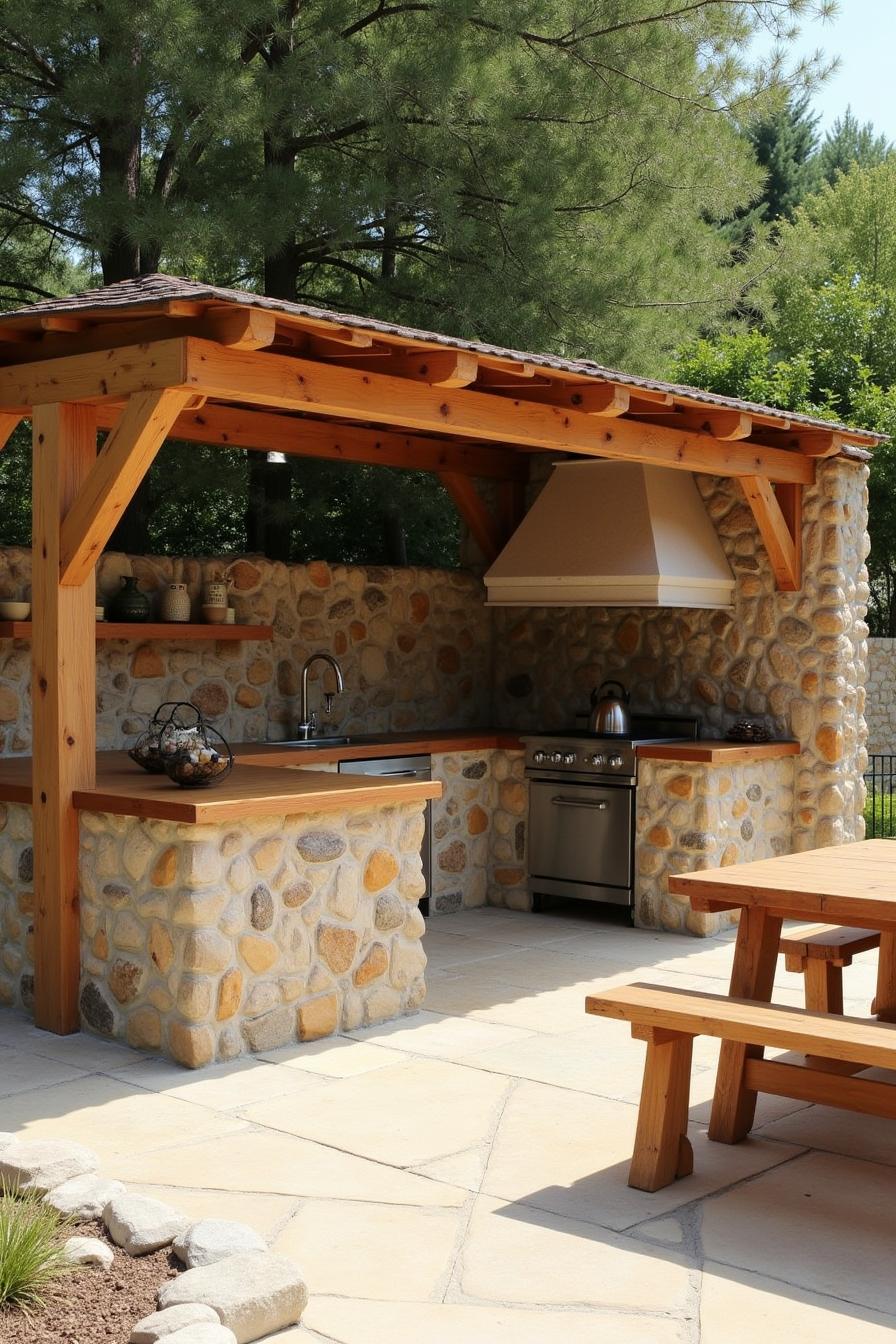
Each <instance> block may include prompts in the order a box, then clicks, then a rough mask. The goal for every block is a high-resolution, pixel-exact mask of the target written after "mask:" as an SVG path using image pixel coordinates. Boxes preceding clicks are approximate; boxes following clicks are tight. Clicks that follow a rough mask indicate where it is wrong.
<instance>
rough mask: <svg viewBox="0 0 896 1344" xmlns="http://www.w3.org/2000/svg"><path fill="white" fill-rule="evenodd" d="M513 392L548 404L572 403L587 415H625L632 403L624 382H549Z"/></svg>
mask: <svg viewBox="0 0 896 1344" xmlns="http://www.w3.org/2000/svg"><path fill="white" fill-rule="evenodd" d="M510 395H512V396H515V397H518V398H525V400H526V401H537V402H541V403H543V404H544V405H548V406H561V407H568V408H569V410H573V411H582V412H583V414H585V415H606V416H610V417H611V418H614V417H616V416H618V415H625V413H626V411H627V410H628V409H629V406H630V405H631V396H630V393H629V389H628V388H627V387H623V386H622V385H621V384H620V383H598V382H594V383H562V382H555V383H548V384H547V385H546V386H539V387H532V388H529V387H527V388H525V389H523V388H520V389H516V390H514V391H513V392H512V393H511V394H510Z"/></svg>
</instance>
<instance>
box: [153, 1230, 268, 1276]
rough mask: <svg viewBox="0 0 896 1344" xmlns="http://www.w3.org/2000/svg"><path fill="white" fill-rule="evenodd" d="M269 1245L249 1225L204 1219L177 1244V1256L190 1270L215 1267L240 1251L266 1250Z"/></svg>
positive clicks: (185, 1233) (175, 1252) (176, 1242)
mask: <svg viewBox="0 0 896 1344" xmlns="http://www.w3.org/2000/svg"><path fill="white" fill-rule="evenodd" d="M266 1250H267V1244H266V1242H265V1241H264V1239H263V1238H262V1237H260V1236H259V1235H258V1233H257V1232H256V1231H255V1229H254V1228H252V1227H249V1226H248V1224H247V1223H235V1222H231V1221H230V1220H228V1219H226V1218H203V1219H202V1220H201V1221H200V1222H198V1223H193V1224H192V1226H191V1227H188V1228H187V1230H186V1232H184V1233H183V1235H182V1236H180V1237H178V1238H177V1239H176V1241H175V1243H174V1254H175V1255H176V1256H177V1257H178V1259H179V1260H182V1261H183V1262H184V1264H185V1265H186V1266H187V1268H188V1269H196V1267H197V1266H198V1265H214V1264H215V1263H216V1262H217V1261H218V1260H225V1259H226V1258H227V1256H228V1255H237V1254H239V1252H240V1251H266Z"/></svg>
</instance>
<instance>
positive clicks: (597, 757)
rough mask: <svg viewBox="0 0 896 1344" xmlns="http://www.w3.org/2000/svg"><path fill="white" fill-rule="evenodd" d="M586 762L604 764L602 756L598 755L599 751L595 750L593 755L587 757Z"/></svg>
mask: <svg viewBox="0 0 896 1344" xmlns="http://www.w3.org/2000/svg"><path fill="white" fill-rule="evenodd" d="M588 764H589V765H603V764H604V758H603V756H601V755H600V753H599V752H595V754H594V755H593V756H589V758H588Z"/></svg>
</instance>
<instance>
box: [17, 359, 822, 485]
mask: <svg viewBox="0 0 896 1344" xmlns="http://www.w3.org/2000/svg"><path fill="white" fill-rule="evenodd" d="M184 344H185V347H186V350H185V353H186V365H187V368H186V373H185V381H186V383H187V384H188V386H190V387H191V389H192V390H194V391H197V392H202V393H204V394H205V395H206V396H209V397H212V398H215V399H219V400H223V401H239V402H247V403H250V404H252V405H259V406H279V407H282V408H283V409H284V410H294V411H306V412H311V413H313V414H316V415H335V416H342V417H345V418H346V419H358V420H369V419H370V417H371V416H372V415H375V416H376V418H377V419H378V420H381V421H383V422H384V423H386V424H392V425H402V426H404V427H406V428H413V429H418V430H424V431H427V430H429V431H436V432H440V433H443V434H453V435H457V436H459V437H462V438H473V439H478V440H479V441H483V440H493V441H496V442H502V443H505V444H506V443H515V444H519V445H522V446H527V445H528V446H531V447H533V448H536V449H542V450H548V451H556V450H560V451H562V452H568V453H576V454H579V455H583V456H591V457H610V458H618V459H622V460H626V461H632V462H647V463H652V464H654V465H656V466H667V467H675V468H680V469H682V470H685V471H701V472H710V473H712V474H714V475H717V476H754V475H764V476H767V477H768V478H769V479H771V480H782V481H794V482H798V483H802V484H808V483H809V482H811V481H812V480H813V479H814V473H815V468H814V464H813V463H812V462H811V461H810V460H808V459H807V458H805V457H804V456H803V455H802V454H801V453H793V452H786V451H783V450H780V449H773V448H758V447H756V446H755V445H753V444H752V443H749V442H745V443H724V444H723V443H719V442H718V441H717V440H714V439H711V438H709V436H707V435H705V434H691V433H687V432H681V431H677V430H672V429H665V428H663V427H660V426H652V425H651V426H644V425H640V424H637V423H636V422H634V421H629V420H625V419H616V420H613V421H612V424H607V423H606V422H605V421H603V420H602V419H601V417H599V416H591V415H587V414H583V413H582V412H581V411H574V410H567V409H566V408H560V407H556V406H551V405H542V404H540V403H538V402H535V401H529V400H526V399H524V397H522V396H520V397H518V398H509V397H500V396H496V395H494V394H491V393H483V392H475V391H471V390H470V389H468V388H461V389H459V390H456V391H452V392H448V391H446V390H443V389H440V388H434V387H429V386H427V385H426V384H423V383H415V382H412V381H409V380H407V379H400V378H394V377H390V376H389V375H387V374H376V373H372V372H371V373H368V372H366V371H365V372H361V371H359V370H357V369H349V368H344V367H342V366H338V367H337V366H332V365H321V364H313V363H311V362H309V361H308V360H302V359H291V358H288V357H286V356H283V355H274V354H256V353H254V352H252V351H248V352H247V351H234V350H225V349H222V348H221V347H220V346H216V345H211V344H210V343H208V342H203V341H198V340H192V339H188V340H187V341H186V342H185V343H184ZM10 372H18V371H16V370H13V371H10ZM0 380H2V372H0ZM0 390H2V381H0Z"/></svg>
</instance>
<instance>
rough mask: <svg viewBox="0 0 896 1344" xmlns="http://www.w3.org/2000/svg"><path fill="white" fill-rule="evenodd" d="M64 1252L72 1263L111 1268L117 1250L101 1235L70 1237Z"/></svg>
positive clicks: (97, 1267)
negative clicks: (100, 1236) (101, 1238)
mask: <svg viewBox="0 0 896 1344" xmlns="http://www.w3.org/2000/svg"><path fill="white" fill-rule="evenodd" d="M62 1254H63V1255H64V1256H65V1258H66V1260H68V1262H69V1263H70V1264H72V1265H90V1266H92V1267H93V1268H95V1269H111V1268H112V1262H113V1261H114V1259H115V1252H114V1251H113V1250H112V1247H111V1246H107V1245H106V1243H105V1242H104V1241H100V1239H99V1237H69V1239H68V1241H67V1242H66V1243H65V1245H64V1246H63V1248H62Z"/></svg>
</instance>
